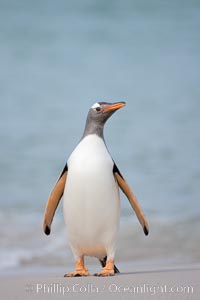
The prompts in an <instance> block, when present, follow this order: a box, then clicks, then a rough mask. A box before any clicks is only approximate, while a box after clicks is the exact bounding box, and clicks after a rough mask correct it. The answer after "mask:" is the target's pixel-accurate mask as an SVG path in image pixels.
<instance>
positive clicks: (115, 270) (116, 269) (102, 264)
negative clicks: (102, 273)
mask: <svg viewBox="0 0 200 300" xmlns="http://www.w3.org/2000/svg"><path fill="white" fill-rule="evenodd" d="M106 260H107V256H105V257H104V258H102V259H99V261H100V264H101V266H102V268H104V267H105V266H106ZM114 273H115V274H116V273H120V271H119V269H118V268H117V267H116V266H115V265H114Z"/></svg>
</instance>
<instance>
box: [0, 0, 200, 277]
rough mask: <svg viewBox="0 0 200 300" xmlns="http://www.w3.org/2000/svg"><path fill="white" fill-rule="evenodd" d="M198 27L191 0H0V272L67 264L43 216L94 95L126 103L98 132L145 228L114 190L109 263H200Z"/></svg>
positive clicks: (61, 239)
mask: <svg viewBox="0 0 200 300" xmlns="http://www.w3.org/2000/svg"><path fill="white" fill-rule="evenodd" d="M199 29H200V1H198V0H190V1H186V0H173V1H171V0H169V1H164V0H151V1H147V0H117V1H114V0H113V1H112V0H109V1H107V0H101V1H93V0H76V1H64V0H58V1H53V0H48V1H47V0H43V1H38V0H35V1H30V0H18V1H15V0H0V273H1V274H3V273H4V274H5V272H6V271H7V272H8V271H9V272H14V271H19V272H20V271H21V270H24V269H26V270H31V269H33V268H36V269H37V268H40V269H43V270H47V268H57V267H65V268H66V270H67V269H70V270H71V266H72V264H73V257H72V254H71V251H70V249H69V245H68V242H67V238H66V233H65V226H64V221H63V214H62V203H61V204H60V206H59V209H58V211H57V213H56V215H55V218H54V221H53V224H52V234H51V235H50V236H49V237H47V236H45V235H44V234H43V231H42V219H43V212H44V208H45V205H46V201H47V198H48V195H49V192H50V190H51V188H52V186H53V185H54V183H55V181H56V179H57V177H58V175H59V173H60V171H61V170H62V168H63V166H64V164H65V163H66V160H67V158H68V156H69V154H70V153H71V152H72V150H73V149H74V147H75V146H76V144H77V143H78V141H79V139H80V137H81V135H82V133H83V129H84V125H85V119H86V115H87V112H88V109H89V108H90V107H91V106H92V105H93V104H94V103H95V102H98V101H108V102H115V101H126V102H127V106H126V107H125V108H124V109H122V110H120V111H119V112H117V113H116V114H115V115H114V116H113V117H112V119H110V120H109V122H108V123H107V124H106V128H105V138H106V142H107V145H108V148H109V150H110V152H111V153H112V155H113V158H114V160H115V161H116V163H117V165H118V167H119V168H120V170H121V172H122V173H123V175H124V177H125V178H126V179H127V181H128V182H129V184H130V186H131V187H132V189H133V191H134V192H135V194H136V195H137V197H138V199H139V202H140V204H141V206H142V208H143V210H144V212H145V214H146V216H147V218H148V221H149V225H150V235H149V236H148V237H145V236H144V234H143V231H142V229H141V226H140V224H139V223H138V221H137V219H136V217H135V215H134V213H133V211H132V209H131V207H130V204H129V203H128V200H127V199H126V198H125V197H124V196H123V195H122V197H121V198H122V199H121V200H122V201H121V225H120V234H119V243H118V249H117V256H116V264H117V265H119V266H120V264H122V263H123V262H132V263H133V264H135V265H136V266H139V265H142V264H143V265H144V266H145V265H146V264H148V263H153V264H156V263H158V264H159V263H163V264H165V265H168V264H174V265H179V264H184V265H185V264H197V263H199V262H200V251H199V249H200V204H199V203H200V35H199ZM80 222H81V220H80ZM83 226H84V224H83ZM69 266H70V267H69Z"/></svg>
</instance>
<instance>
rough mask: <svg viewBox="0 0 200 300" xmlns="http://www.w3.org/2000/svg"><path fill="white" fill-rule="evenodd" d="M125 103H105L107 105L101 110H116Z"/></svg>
mask: <svg viewBox="0 0 200 300" xmlns="http://www.w3.org/2000/svg"><path fill="white" fill-rule="evenodd" d="M125 105H126V103H125V102H117V103H113V104H110V105H107V106H106V107H105V108H104V109H103V112H108V111H111V110H117V109H120V108H122V107H124V106H125Z"/></svg>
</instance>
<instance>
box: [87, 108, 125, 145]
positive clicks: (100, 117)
mask: <svg viewBox="0 0 200 300" xmlns="http://www.w3.org/2000/svg"><path fill="white" fill-rule="evenodd" d="M125 105H126V103H125V102H115V103H108V102H98V103H95V104H94V105H93V106H92V107H91V108H90V110H89V112H88V116H87V120H86V125H85V130H84V133H83V137H82V139H83V138H84V137H85V136H87V135H90V134H97V135H98V136H100V137H103V128H104V124H105V123H106V121H107V120H108V119H109V118H110V117H111V116H112V114H113V113H114V112H115V111H117V110H118V109H120V108H122V107H124V106H125Z"/></svg>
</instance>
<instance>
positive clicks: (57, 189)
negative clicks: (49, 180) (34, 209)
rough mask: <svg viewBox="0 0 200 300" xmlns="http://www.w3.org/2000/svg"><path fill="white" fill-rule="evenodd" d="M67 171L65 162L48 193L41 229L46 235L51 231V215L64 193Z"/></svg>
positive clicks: (52, 215)
mask: <svg viewBox="0 0 200 300" xmlns="http://www.w3.org/2000/svg"><path fill="white" fill-rule="evenodd" d="M67 172H68V167H67V164H66V165H65V167H64V169H63V171H62V173H61V175H60V177H59V178H58V180H57V182H56V184H55V186H54V187H53V189H52V191H51V193H50V195H49V198H48V201H47V204H46V208H45V213H44V220H43V230H44V233H45V234H46V235H49V234H50V233H51V223H52V221H53V217H54V214H55V211H56V209H57V207H58V204H59V202H60V199H61V198H62V195H63V193H64V188H65V183H66V180H67Z"/></svg>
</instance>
